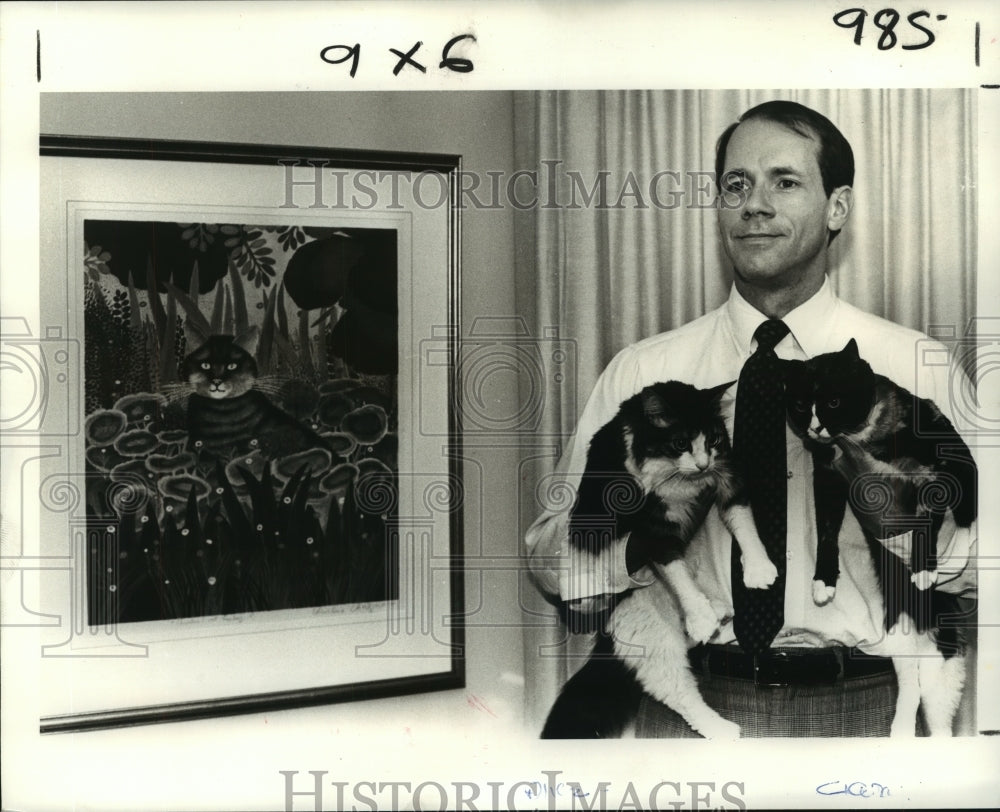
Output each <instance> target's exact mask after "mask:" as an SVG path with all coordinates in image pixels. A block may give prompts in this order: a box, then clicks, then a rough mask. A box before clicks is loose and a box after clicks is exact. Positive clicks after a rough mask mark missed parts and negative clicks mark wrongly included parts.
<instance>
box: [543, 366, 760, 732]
mask: <svg viewBox="0 0 1000 812" xmlns="http://www.w3.org/2000/svg"><path fill="white" fill-rule="evenodd" d="M730 386H731V384H723V385H722V386H717V387H715V388H713V389H704V390H699V389H696V388H695V387H693V386H689V385H688V384H683V383H679V382H677V381H669V382H667V383H657V384H653V385H651V386H648V387H646V388H645V389H643V390H642V391H641V392H639V393H638V394H637V395H635V396H634V397H632V398H630V399H628V400H626V401H625V402H624V403H623V404H622V405H621V408H620V410H619V412H618V414H617V415H616V416H615V417H614V418H613V419H612V420H611V421H610V422H609V423H608V424H607V425H605V426H604V427H603V428H602V429H600V430H599V431H598V432H597V434H595V435H594V437H593V439H592V440H591V443H590V447H589V449H588V453H587V465H586V470H585V472H584V474H583V477H582V479H581V482H580V487H579V490H578V492H577V499H576V503H575V504H574V507H573V511H572V513H571V515H570V522H569V542H570V544H572V545H573V546H574V547H575V548H576V549H577V550H578V551H579V552H581V553H583V554H588V553H589V554H592V555H596V554H599V553H601V552H602V551H604V550H606V549H607V548H608V547H610V546H611V545H612V544H613V543H614V542H615V541H617V540H620V539H621V538H622V537H623V536H624V535H625V534H626V533H629V534H631V536H630V539H629V542H628V544H629V551H630V553H631V552H632V551H633V550H634V549H638V550H639V551H640V552H639V556H640V558H641V560H642V563H645V564H647V565H648V566H649V568H650V570H651V571H652V572H653V573H654V575H656V577H657V579H658V580H659V582H660V583H659V584H654V585H652V586H649V587H645V588H643V589H638V590H634V591H631V592H627V593H625V594H624V595H622V596H619V598H618V601H617V604H616V606H615V608H614V611H613V613H612V614H611V615H610V616H609V617H608V619H607V621H606V624H605V625H604V627H603V628H602V629H601V631H600V632H599V633H598V636H597V640H596V644H595V647H594V651H593V653H592V654H591V657H590V659H589V660H588V661H587V663H586V664H585V665H584V666H583V668H582V669H580V671H579V672H577V673H576V674H575V675H574V676H573V677H572V678H571V679H570V680H569V681H568V682H567V683H566V685H565V686H564V688H563V690H562V692H561V693H560V695H559V697H558V698H557V699H556V702H555V704H554V705H553V707H552V710H551V711H550V713H549V716H548V719H547V721H546V723H545V727H544V729H543V731H542V738H606V737H613V736H620V735H621V734H622V732H623V731H624V729H625V727H626V726H627V725H628V724H629V722H630V721H631V719H632V717H633V716H634V714H635V711H636V709H637V707H638V703H639V700H640V699H641V697H642V693H643V692H646V693H648V694H649V695H651V696H653V697H654V698H655V699H657V700H659V701H660V702H663V703H664V704H666V705H667V706H668V707H670V708H672V709H673V710H675V711H676V712H677V713H679V714H680V715H681V716H682V717H683V718H684V719H685V720H686V721H687V722H688V724H690V725H691V727H692V728H693V729H694V730H696V731H698V732H699V733H701V734H702V735H704V736H706V737H708V738H735V737H738V736H739V726H738V725H736V724H734V723H733V722H730V721H727V720H726V719H723V718H722V717H721V716H719V714H718V713H716V712H715V711H714V710H712V709H711V708H710V707H709V706H708V705H707V704H705V701H704V700H703V699H702V698H701V695H700V693H699V692H698V687H697V683H696V682H695V678H694V675H693V674H692V673H691V671H690V669H689V667H688V659H687V650H688V649H689V648H690V647H691V646H692V645H694V644H696V643H703V642H706V641H707V640H709V639H710V638H711V637H712V635H713V634H715V632H716V630H717V629H718V626H719V620H720V613H719V612H717V611H716V608H715V607H713V605H712V604H711V602H710V601H709V599H708V598H707V597H706V595H705V594H704V593H703V592H702V591H701V590H700V589H699V588H698V586H697V585H696V584H695V581H694V579H693V577H692V575H691V572H690V570H689V569H688V566H687V564H686V562H685V560H684V553H685V551H686V549H687V547H688V543H689V542H690V540H691V538H692V537H693V536H694V534H695V532H696V531H697V530H698V528H699V527H701V525H702V523H703V522H704V520H705V517H706V516H707V515H708V511H709V510H710V509H711V507H712V505H713V504H714V505H716V506H717V507H718V509H719V512H720V515H721V517H722V520H723V522H724V523H725V524H726V526H727V527H728V529H729V530H730V532H732V533H733V535H734V536H735V537H736V539H737V542H738V544H739V545H740V550H741V552H742V554H743V565H744V582H745V583H746V585H747V586H748V587H753V588H758V589H765V588H767V587H769V586H770V585H771V584H773V583H774V580H775V578H776V577H777V569H776V568H775V566H774V564H772V563H771V561H770V559H768V557H767V553H766V552H765V550H764V546H763V544H762V542H761V540H760V538H759V536H758V535H757V531H756V528H755V527H754V523H753V518H752V515H751V512H750V507H749V505H748V504H747V501H746V499H745V496H744V493H743V489H742V484H741V481H740V479H739V477H738V476H737V474H736V471H735V468H734V466H733V464H732V461H731V459H730V444H729V437H728V435H727V433H726V426H725V422H724V420H723V418H722V415H721V413H720V400H721V398H722V396H723V394H724V393H725V392H726V390H727V389H728V388H729V387H730Z"/></svg>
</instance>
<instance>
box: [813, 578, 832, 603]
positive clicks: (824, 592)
mask: <svg viewBox="0 0 1000 812" xmlns="http://www.w3.org/2000/svg"><path fill="white" fill-rule="evenodd" d="M836 594H837V587H835V586H827V585H826V582H825V581H820V580H819V579H817V580H815V581H813V603H815V604H816V605H817V606H826V605H827V604H828V603H829V602H830V601H832V600H833V596H834V595H836Z"/></svg>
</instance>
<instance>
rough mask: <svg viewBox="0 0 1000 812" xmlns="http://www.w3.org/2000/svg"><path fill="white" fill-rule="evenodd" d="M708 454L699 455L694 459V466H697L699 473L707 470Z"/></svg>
mask: <svg viewBox="0 0 1000 812" xmlns="http://www.w3.org/2000/svg"><path fill="white" fill-rule="evenodd" d="M708 463H709V459H708V454H699V455H698V456H696V457H695V458H694V464H695V465H696V466H697V468H698V470H699V471H704V470H705V469H706V468H708Z"/></svg>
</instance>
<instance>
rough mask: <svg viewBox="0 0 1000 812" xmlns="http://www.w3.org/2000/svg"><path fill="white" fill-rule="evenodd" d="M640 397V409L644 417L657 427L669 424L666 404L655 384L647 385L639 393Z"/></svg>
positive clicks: (664, 426) (663, 427)
mask: <svg viewBox="0 0 1000 812" xmlns="http://www.w3.org/2000/svg"><path fill="white" fill-rule="evenodd" d="M640 396H641V398H642V411H643V414H645V415H646V419H647V420H648V421H649V422H650V423H651V424H653V425H654V426H656V427H657V428H661V429H665V428H666V427H667V426H669V425H670V421H669V420H668V419H667V405H666V403H664V401H663V397H662V395H661V392H660V391H659V388H658V387H657V386H655V385H654V386H647V387H646V388H645V389H643V390H642V392H641V393H640Z"/></svg>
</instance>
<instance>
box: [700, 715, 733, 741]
mask: <svg viewBox="0 0 1000 812" xmlns="http://www.w3.org/2000/svg"><path fill="white" fill-rule="evenodd" d="M698 732H699V733H700V734H701V735H702V736H704V737H705V738H706V739H721V740H722V741H727V740H732V739H738V738H739V737H740V726H739V725H738V724H736V722H730V721H729V720H728V719H723V718H722V717H721V716H720V717H719V718H718V719H713V720H712V721H711V722H705V723H702V725H701V727H700V728H699V729H698Z"/></svg>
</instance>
